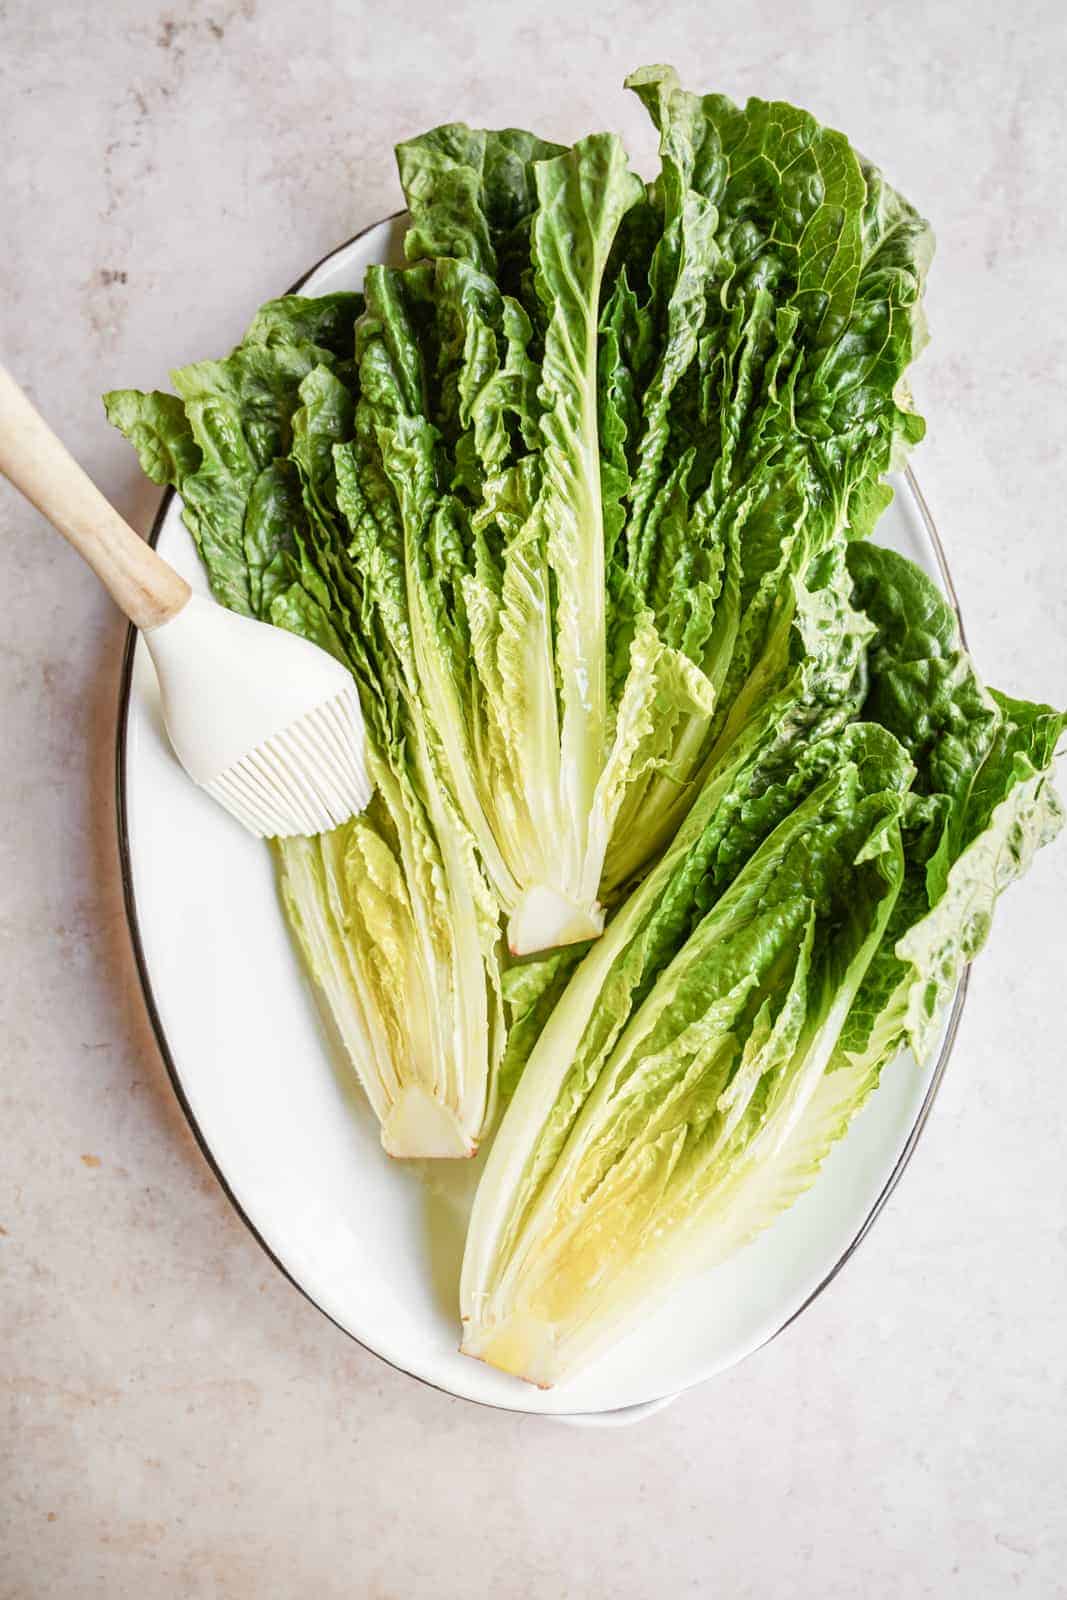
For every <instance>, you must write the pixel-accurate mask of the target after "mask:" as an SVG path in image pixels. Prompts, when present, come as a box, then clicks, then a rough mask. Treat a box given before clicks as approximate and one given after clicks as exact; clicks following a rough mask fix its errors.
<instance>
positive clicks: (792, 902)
mask: <svg viewBox="0 0 1067 1600" xmlns="http://www.w3.org/2000/svg"><path fill="white" fill-rule="evenodd" d="M846 559H847V569H846ZM815 567H816V570H817V571H819V570H820V569H821V573H822V587H821V589H814V590H808V589H806V588H805V587H804V586H803V585H800V586H798V585H796V584H794V594H795V602H794V607H793V609H794V615H795V619H796V620H795V621H794V624H793V626H792V628H791V630H790V653H789V659H790V662H791V672H790V673H787V674H785V675H784V676H783V677H782V679H781V681H780V687H779V688H778V690H777V692H776V693H775V694H773V695H770V696H766V697H761V698H760V699H759V700H758V702H757V703H756V704H755V705H754V706H753V708H752V715H751V716H750V717H749V719H748V720H747V721H745V722H744V723H743V724H742V725H740V726H738V727H737V728H736V729H735V735H734V738H733V740H732V741H731V743H730V744H729V746H728V748H727V750H726V751H725V752H724V753H723V754H722V755H720V757H719V759H718V761H717V763H716V764H714V765H713V766H712V769H711V771H710V773H709V776H708V778H707V780H706V782H705V785H704V788H703V790H702V792H701V795H700V797H699V799H698V800H697V802H696V804H695V805H694V807H693V809H692V810H691V812H690V814H689V817H688V818H687V820H686V821H685V823H683V825H682V827H681V829H680V830H679V832H678V835H677V837H676V839H675V841H674V843H673V844H672V845H671V846H670V847H669V848H668V850H667V852H666V854H665V856H664V857H663V860H662V861H661V862H660V864H659V865H658V866H657V867H656V868H654V869H653V871H652V872H651V874H650V875H649V877H648V878H647V879H646V881H645V883H644V884H643V886H642V887H641V888H640V889H638V890H637V891H636V892H635V893H634V894H633V895H631V897H630V898H629V899H628V900H627V901H626V902H625V904H624V905H623V906H622V907H621V909H620V910H619V911H618V912H617V914H616V916H615V918H614V920H613V921H612V922H611V923H610V924H609V926H608V929H607V930H606V932H605V933H604V935H603V936H602V938H601V939H600V940H599V941H598V943H597V944H596V945H594V946H593V948H592V950H591V951H590V952H589V954H588V955H587V956H586V957H585V959H584V961H583V962H582V964H581V965H580V967H579V968H578V970H577V972H576V973H575V974H574V976H573V977H572V978H571V980H570V982H569V983H568V984H567V986H566V987H565V988H564V989H563V990H562V993H561V994H559V995H557V996H556V997H555V1006H554V1009H553V1010H552V1011H551V1014H550V1015H549V1016H548V1017H547V1019H545V1018H543V1017H538V1015H537V1011H536V1004H534V1005H533V1006H531V1008H530V1012H529V1016H528V1019H524V1022H525V1023H526V1026H527V1028H528V1031H531V1032H536V1030H537V1028H538V1027H539V1028H540V1032H539V1034H538V1036H537V1038H536V1042H535V1043H534V1044H533V1045H532V1048H531V1047H530V1044H529V1040H528V1039H527V1041H526V1048H527V1051H528V1059H527V1061H526V1064H525V1069H524V1072H523V1076H522V1078H521V1081H520V1083H519V1086H518V1089H517V1091H516V1094H515V1097H514V1100H513V1102H512V1104H511V1106H510V1108H509V1110H508V1112H507V1114H506V1116H505V1118H504V1121H503V1123H502V1125H501V1128H500V1130H499V1132H498V1134H497V1137H496V1140H495V1143H494V1146H493V1149H492V1151H491V1153H490V1158H489V1162H488V1164H487V1166H486V1170H485V1173H484V1175H483V1178H482V1181H481V1184H480V1186H479V1190H478V1194H477V1196H476V1201H475V1208H474V1214H473V1217H472V1222H471V1227H470V1231H469V1234H468V1241H467V1251H466V1257H465V1261H464V1271H463V1282H462V1288H461V1309H462V1315H463V1318H464V1328H465V1332H464V1345H463V1348H464V1349H465V1350H466V1351H467V1352H468V1353H469V1354H472V1355H475V1356H478V1357H481V1358H482V1359H484V1360H487V1361H489V1362H491V1363H492V1364H494V1365H497V1366H500V1367H502V1368H504V1369H505V1370H507V1371H510V1372H515V1373H517V1374H519V1375H521V1376H523V1377H526V1378H529V1379H531V1380H532V1381H534V1382H537V1383H541V1384H550V1383H554V1382H556V1381H558V1380H559V1379H560V1378H563V1377H565V1376H567V1375H568V1374H569V1373H570V1372H572V1371H573V1370H574V1369H575V1368H577V1367H579V1366H581V1365H582V1364H584V1363H585V1362H587V1361H589V1360H590V1359H591V1358H592V1357H593V1356H594V1355H595V1354H596V1353H597V1352H598V1351H599V1350H601V1349H602V1348H603V1347H604V1346H605V1345H606V1344H608V1343H610V1342H611V1341H612V1340H613V1339H616V1338H618V1337H619V1336H620V1335H621V1334H622V1333H623V1332H625V1331H626V1329H627V1327H628V1326H629V1325H630V1324H631V1323H632V1322H633V1321H634V1320H635V1319H636V1318H637V1317H639V1316H640V1315H641V1313H642V1311H643V1309H645V1308H646V1307H647V1306H648V1304H649V1303H650V1302H654V1301H655V1299H656V1298H657V1297H658V1296H660V1295H661V1294H663V1293H664V1292H665V1291H666V1290H667V1289H668V1288H669V1286H670V1285H671V1284H672V1283H673V1282H674V1281H675V1280H676V1279H677V1277H678V1276H679V1275H681V1274H688V1273H692V1272H695V1271H700V1270H703V1269H706V1268H707V1267H709V1266H710V1265H712V1264H713V1263H714V1262H716V1261H718V1260H721V1259H723V1257H724V1256H725V1255H727V1254H729V1253H730V1252H732V1251H734V1250H736V1249H737V1248H739V1247H740V1246H742V1245H743V1244H744V1243H745V1242H746V1241H747V1240H749V1239H750V1238H752V1237H753V1235H754V1234H756V1233H757V1232H758V1231H759V1230H760V1229H761V1228H763V1227H764V1226H766V1225H767V1224H768V1223H770V1222H771V1221H773V1219H774V1217H775V1216H776V1215H778V1214H779V1213H780V1212H781V1211H782V1210H784V1209H785V1208H786V1207H787V1206H788V1205H790V1204H791V1203H792V1202H793V1200H795V1199H796V1197H797V1196H798V1195H799V1194H800V1193H802V1192H803V1190H804V1189H805V1188H806V1187H807V1186H808V1185H809V1184H810V1183H811V1182H812V1181H813V1180H814V1178H815V1176H816V1175H817V1173H818V1170H819V1168H820V1166H821V1163H822V1161H823V1160H824V1158H825V1156H826V1154H827V1153H828V1151H829V1149H830V1148H831V1147H832V1145H833V1143H834V1142H835V1141H836V1140H837V1139H838V1138H840V1137H841V1135H842V1134H843V1133H844V1132H845V1131H846V1129H847V1127H848V1125H849V1123H850V1122H851V1120H852V1118H853V1117H854V1116H855V1115H856V1113H857V1112H858V1111H859V1110H860V1108H861V1107H862V1106H863V1105H864V1104H865V1103H866V1101H867V1099H868V1097H869V1095H870V1094H871V1092H872V1090H873V1089H874V1088H875V1086H876V1085H877V1083H878V1080H879V1076H880V1073H881V1071H882V1070H883V1068H884V1067H885V1065H886V1064H887V1062H888V1061H889V1060H891V1059H892V1057H893V1056H895V1055H897V1054H898V1053H899V1052H900V1050H901V1049H902V1048H903V1047H904V1046H905V1045H906V1044H908V1043H910V1044H911V1045H912V1047H913V1049H914V1050H915V1052H916V1054H918V1055H919V1056H920V1057H924V1056H925V1055H926V1054H928V1052H929V1050H930V1048H931V1046H932V1043H933V1042H934V1040H935V1039H936V1036H937V1031H938V1027H939V1024H940V1022H941V1020H942V1018H943V1015H944V1008H945V1006H946V1004H947V1002H948V1001H949V999H950V998H951V995H952V993H953V991H954V989H955V986H956V983H957V981H958V978H959V975H960V972H961V970H962V967H963V965H964V964H965V962H966V961H968V960H969V959H970V958H971V957H972V956H973V955H974V954H975V953H976V951H977V950H978V949H979V948H980V946H981V944H982V943H983V942H984V939H985V937H986V935H987V933H988V928H989V922H990V917H991V914H992V909H993V905H994V903H995V900H996V897H997V895H998V894H999V893H1000V891H1001V890H1002V889H1003V888H1004V887H1005V885H1006V884H1007V883H1008V882H1010V881H1011V880H1012V879H1013V878H1014V877H1015V876H1017V875H1018V873H1019V872H1021V871H1022V870H1024V869H1025V867H1026V866H1027V865H1028V863H1029V860H1030V859H1031V857H1032V855H1033V853H1034V851H1035V850H1036V849H1038V848H1039V847H1040V846H1041V845H1043V844H1044V843H1046V842H1047V841H1048V840H1049V839H1050V838H1051V837H1052V835H1053V834H1054V833H1055V831H1056V829H1057V828H1058V826H1059V824H1060V820H1061V808H1060V806H1059V802H1058V801H1057V799H1056V796H1055V794H1054V792H1053V790H1052V787H1051V783H1050V778H1049V769H1050V766H1051V763H1052V760H1053V756H1054V751H1055V745H1056V741H1057V738H1058V737H1059V735H1060V733H1061V732H1062V730H1063V728H1064V725H1065V719H1064V718H1063V717H1062V716H1060V715H1059V714H1058V713H1055V712H1053V711H1051V710H1050V709H1049V708H1048V707H1044V706H1035V705H1030V704H1027V703H1024V702H1019V701H1010V700H1008V699H1006V697H1004V696H1000V695H997V694H995V693H993V694H987V693H986V691H985V690H984V689H983V688H982V686H981V684H980V682H979V680H978V678H977V676H976V674H975V672H974V669H973V666H972V665H971V662H970V659H969V657H968V656H967V653H966V651H965V650H964V649H963V647H962V644H961V642H960V639H959V635H958V629H957V627H956V623H955V618H954V616H953V614H952V611H951V608H950V607H949V605H948V604H947V602H946V601H945V600H944V599H943V597H942V596H941V595H940V594H939V593H938V591H937V590H936V588H935V587H934V585H933V584H931V583H930V581H929V580H928V579H926V578H925V577H924V576H923V575H922V574H921V573H920V572H919V571H918V569H916V568H915V567H914V566H912V564H911V563H910V562H907V561H906V560H904V559H903V558H902V557H899V556H896V555H893V554H892V553H891V552H887V551H884V550H880V549H878V548H877V547H875V546H870V545H866V544H863V543H857V544H853V545H852V546H850V547H848V549H847V551H846V550H845V548H844V547H843V546H840V545H839V546H837V547H835V549H834V550H833V551H830V552H827V553H826V554H825V555H824V557H823V558H821V560H820V562H818V563H816V564H815ZM850 593H851V594H852V599H853V602H854V604H855V606H856V609H853V608H852V606H851V605H850V604H849V602H848V599H847V596H848V595H849V594H850ZM820 623H821V625H820ZM845 641H851V642H850V644H846V643H845ZM856 719H858V720H856ZM536 998H537V996H536V993H535V994H534V1000H535V1002H536Z"/></svg>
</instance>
